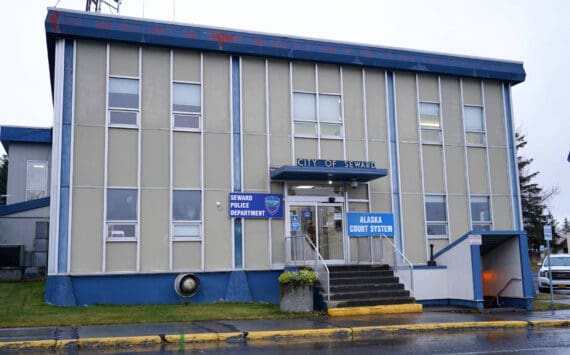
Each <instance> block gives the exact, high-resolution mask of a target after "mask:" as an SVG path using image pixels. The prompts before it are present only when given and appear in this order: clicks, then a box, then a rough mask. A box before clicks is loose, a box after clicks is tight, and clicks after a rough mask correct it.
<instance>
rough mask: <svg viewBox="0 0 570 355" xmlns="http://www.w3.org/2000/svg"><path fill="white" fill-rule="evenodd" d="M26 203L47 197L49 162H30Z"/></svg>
mask: <svg viewBox="0 0 570 355" xmlns="http://www.w3.org/2000/svg"><path fill="white" fill-rule="evenodd" d="M27 163H28V167H27V173H26V201H28V200H35V199H38V198H43V197H46V196H47V179H48V173H47V170H48V169H47V161H35V160H28V162H27Z"/></svg>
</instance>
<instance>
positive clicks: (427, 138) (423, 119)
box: [420, 102, 441, 144]
mask: <svg viewBox="0 0 570 355" xmlns="http://www.w3.org/2000/svg"><path fill="white" fill-rule="evenodd" d="M420 127H421V131H422V143H435V144H441V124H440V120H439V104H438V103H431V102H420Z"/></svg>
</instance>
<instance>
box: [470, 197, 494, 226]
mask: <svg viewBox="0 0 570 355" xmlns="http://www.w3.org/2000/svg"><path fill="white" fill-rule="evenodd" d="M471 223H472V224H473V230H474V231H488V230H491V208H490V206H489V196H471Z"/></svg>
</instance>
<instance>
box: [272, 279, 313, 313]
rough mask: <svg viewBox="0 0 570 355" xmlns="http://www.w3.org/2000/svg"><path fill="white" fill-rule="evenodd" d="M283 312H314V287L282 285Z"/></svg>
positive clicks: (281, 304)
mask: <svg viewBox="0 0 570 355" xmlns="http://www.w3.org/2000/svg"><path fill="white" fill-rule="evenodd" d="M280 291H281V302H280V308H281V312H312V311H313V286H312V285H310V286H309V285H304V286H293V285H280Z"/></svg>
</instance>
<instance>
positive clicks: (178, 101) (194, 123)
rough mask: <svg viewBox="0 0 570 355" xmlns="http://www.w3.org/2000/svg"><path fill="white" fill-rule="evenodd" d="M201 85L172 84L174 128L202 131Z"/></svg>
mask: <svg viewBox="0 0 570 355" xmlns="http://www.w3.org/2000/svg"><path fill="white" fill-rule="evenodd" d="M201 97H202V94H201V88H200V84H194V83H182V82H174V83H172V128H175V129H188V130H198V129H200V126H201V124H200V121H201V116H202V99H201Z"/></svg>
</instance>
